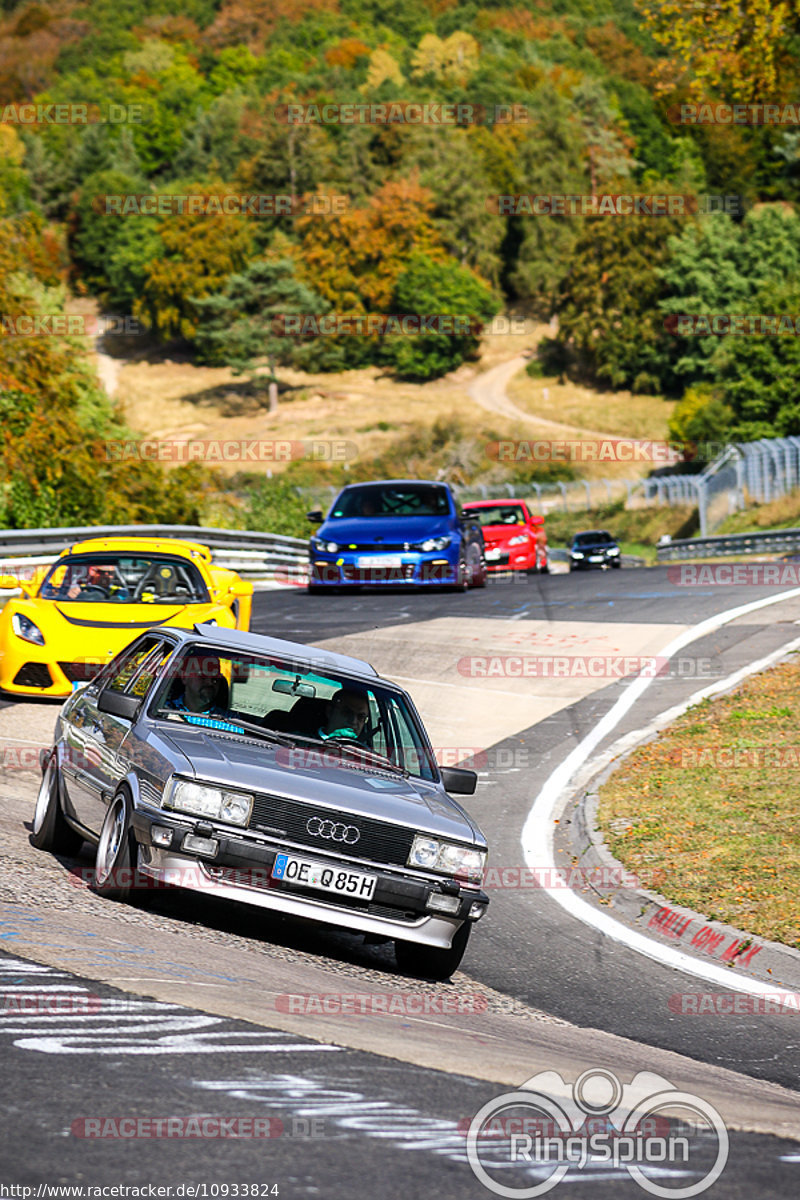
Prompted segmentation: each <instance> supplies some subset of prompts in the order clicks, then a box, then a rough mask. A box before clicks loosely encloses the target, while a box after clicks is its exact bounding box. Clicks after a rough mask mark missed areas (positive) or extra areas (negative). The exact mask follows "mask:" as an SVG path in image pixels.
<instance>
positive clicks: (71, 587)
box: [39, 554, 210, 604]
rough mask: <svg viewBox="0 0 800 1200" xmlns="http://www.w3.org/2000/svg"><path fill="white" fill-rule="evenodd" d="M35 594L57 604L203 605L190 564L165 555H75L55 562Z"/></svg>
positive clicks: (204, 594)
mask: <svg viewBox="0 0 800 1200" xmlns="http://www.w3.org/2000/svg"><path fill="white" fill-rule="evenodd" d="M39 596H40V597H41V599H42V600H58V601H59V602H60V603H62V604H66V603H77V604H108V603H112V604H207V603H208V602H209V599H210V597H209V594H208V589H207V587H206V585H205V583H204V582H203V578H202V576H201V574H200V572H199V571H198V569H197V567H196V566H195V564H194V563H192V562H189V561H187V560H186V559H184V558H175V557H170V556H167V555H138V554H137V555H133V554H74V555H68V556H67V557H66V558H60V559H59V560H58V562H56V563H54V564H53V566H52V567H51V568H50V570H49V571H48V573H47V575H46V576H45V578H44V581H43V583H42V586H41V588H40V589H39Z"/></svg>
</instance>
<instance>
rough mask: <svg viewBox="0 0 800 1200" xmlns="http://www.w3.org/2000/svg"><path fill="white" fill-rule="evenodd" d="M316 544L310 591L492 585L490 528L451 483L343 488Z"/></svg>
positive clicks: (312, 516)
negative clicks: (486, 542)
mask: <svg viewBox="0 0 800 1200" xmlns="http://www.w3.org/2000/svg"><path fill="white" fill-rule="evenodd" d="M308 519H309V520H310V521H314V522H321V525H320V529H319V530H318V532H317V533H316V534H315V535H314V537H312V538H311V541H310V544H309V559H310V571H309V582H308V590H309V591H311V592H318V591H328V590H330V589H332V588H334V589H335V588H353V587H359V586H363V585H369V586H395V587H396V586H398V585H403V586H406V587H408V586H420V587H450V588H454V589H458V590H459V591H466V590H467V588H469V587H484V586H485V584H486V558H485V554H484V546H483V532H482V530H481V526H480V524H479V522H478V520H477V518H476V517H475V515H474V514H473V513H466V512H465V511H464V510H463V509H462V507H461V505H460V504H459V503H458V501H457V500H456V498H455V496H454V495H453V493H452V491H451V490H450V488H449V487H448V486H447V484H445V483H429V482H427V481H424V480H419V479H384V480H380V481H378V482H376V483H356V484H351V485H350V486H349V487H346V488H344V490H343V491H341V492H340V493H339V495H338V496H337V497H336V500H335V501H334V503H333V505H332V506H331V510H330V512H329V513H328V515H327V517H325V518H324V519H323V516H322V513H321V512H311V513H309V514H308Z"/></svg>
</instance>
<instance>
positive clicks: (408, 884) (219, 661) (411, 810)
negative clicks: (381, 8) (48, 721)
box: [32, 625, 488, 979]
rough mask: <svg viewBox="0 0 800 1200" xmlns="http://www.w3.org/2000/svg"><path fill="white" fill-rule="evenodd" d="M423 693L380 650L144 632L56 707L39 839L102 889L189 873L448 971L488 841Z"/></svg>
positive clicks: (425, 967) (223, 891)
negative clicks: (445, 757) (83, 846)
mask: <svg viewBox="0 0 800 1200" xmlns="http://www.w3.org/2000/svg"><path fill="white" fill-rule="evenodd" d="M476 781H477V777H476V775H475V773H474V772H472V771H466V770H462V769H459V768H453V767H450V768H447V767H440V766H438V765H437V763H436V761H435V759H434V754H433V750H432V748H431V745H430V741H429V740H428V737H427V735H426V733H425V730H424V728H423V725H422V722H421V720H420V718H419V715H418V714H417V712H416V709H415V708H414V705H413V703H412V701H411V699H410V697H409V696H408V695H407V694H406V692H404V691H403V690H402V688H400V687H398V686H397V685H396V684H393V683H391V682H389V681H388V680H385V679H380V678H379V677H378V675H377V674H376V673H375V671H374V670H373V668H372V667H371V666H370V665H369V664H368V663H366V662H362V661H360V660H359V659H355V658H350V657H347V656H345V655H341V654H333V653H330V652H328V651H323V650H319V649H316V648H314V647H311V646H303V645H299V644H295V643H293V642H285V641H279V640H278V639H275V638H268V637H262V636H259V635H257V634H250V633H242V632H239V631H236V630H223V629H220V628H219V627H216V626H212V625H197V626H195V628H194V630H193V631H183V630H176V629H166V628H160V629H157V630H150V631H148V632H147V633H143V634H142V635H141V636H140V637H138V638H137V639H136V640H135V641H134V642H132V643H131V645H130V646H128V647H127V649H125V650H124V651H122V653H120V654H118V655H117V657H116V658H115V659H113V660H112V661H111V662H110V663H109V664H108V665H107V666H106V667H104V668H103V670H102V671H101V672H100V673H99V674H98V675H97V676H96V677H95V678H94V679H93V680H92V682H91V683H89V684H88V685H87V686H86V687H84V688H82V689H81V690H79V691H77V692H75V694H74V695H73V696H72V697H71V698H70V699H69V700H68V701H67V702H66V704H65V705H64V707H63V708H62V710H61V712H60V714H59V717H58V719H57V722H56V730H55V738H54V745H53V747H52V749H51V750H50V751H48V752H46V753H45V754H43V776H42V784H41V788H40V790H39V796H38V800H37V803H36V811H35V814H34V821H33V834H32V840H33V843H34V845H36V846H38V847H39V848H41V849H44V850H51V851H54V852H56V853H65V854H69V853H74V852H75V851H77V849H78V846H79V845H80V843H81V842H82V841H83V840H86V841H89V842H91V843H93V844H94V845H95V846H96V858H95V867H94V876H93V881H92V886H93V888H94V890H95V891H96V892H98V893H99V894H100V895H103V896H106V897H108V898H110V899H116V900H124V899H126V898H127V897H128V895H129V894H130V892H131V890H132V889H135V888H145V887H152V886H154V885H155V886H158V885H159V884H164V885H168V884H174V885H177V886H180V887H187V888H192V889H195V890H200V891H210V892H213V893H214V894H215V895H217V896H223V897H225V898H228V899H233V900H240V901H243V902H245V903H247V904H253V905H257V906H260V907H262V908H266V909H272V910H276V911H278V912H283V913H289V914H292V915H294V916H298V917H305V918H310V919H311V920H314V921H322V922H325V923H327V924H330V925H335V926H338V927H340V928H345V929H349V930H359V931H361V932H363V933H364V934H365V935H367V936H369V937H370V938H371V939H372V940H375V939H378V940H380V939H387V940H393V941H394V944H395V953H396V958H397V961H398V965H399V966H400V967H401V969H402V970H406V971H409V972H412V973H414V974H420V975H423V976H425V977H427V978H438V979H443V978H447V977H448V976H449V975H451V974H452V972H453V971H454V970H455V969H456V967H457V966H458V964H459V962H460V961H461V958H462V955H463V953H464V950H465V948H466V945H467V939H468V936H469V932H470V929H471V928H472V924H473V923H474V922H475V921H477V920H478V919H479V918H480V917H481V916H482V915H483V913H484V912H485V911H486V907H487V905H488V898H487V896H486V895H485V893H484V892H483V891H482V890H481V885H482V882H483V876H484V870H485V866H486V855H487V848H486V840H485V838H484V836H483V834H482V833H481V831H480V829H479V828H478V826H477V825H476V824H475V822H474V821H473V820H472V819H471V817H470V816H469V815H468V814H467V813H466V812H465V811H464V809H463V808H462V807H461V806H460V805H459V804H458V803H457V802H456V801H455V800H453V799H452V798H451V796H449V795H448V791H449V792H455V793H463V794H471V793H472V792H474V790H475V786H476Z"/></svg>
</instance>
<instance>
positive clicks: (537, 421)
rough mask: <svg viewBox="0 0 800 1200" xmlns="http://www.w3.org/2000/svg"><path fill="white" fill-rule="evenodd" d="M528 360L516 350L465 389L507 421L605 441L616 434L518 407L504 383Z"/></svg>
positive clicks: (490, 410)
mask: <svg viewBox="0 0 800 1200" xmlns="http://www.w3.org/2000/svg"><path fill="white" fill-rule="evenodd" d="M529 362H530V356H529V355H527V354H517V355H515V356H514V358H510V359H508V361H507V362H504V363H500V365H499V366H497V367H492V368H491V370H489V371H485V372H484V373H483V374H482V375H479V376H478V378H477V379H475V380H473V382H472V383H471V384H470V385H469V387H468V389H467V391H468V392H469V395H470V398H471V399H472V400H474V401H475V403H476V404H478V405H479V406H480V407H481V408H483V409H485V411H486V412H490V413H495V414H496V415H497V416H501V417H506V418H507V419H508V420H511V421H522V422H523V423H524V424H526V425H537V426H540V427H544V428H545V429H552V430H553V431H554V432H556V431H557V432H559V433H571V434H575V435H576V436H578V435H579V436H581V437H590V438H603V439H605V440H606V441H608V440H613V439H614V437H618V436H620V435H618V434H617V435H615V434H611V433H609V432H608V430H606V431H605V432H601V431H600V430H598V429H586V428H584V427H583V426H579V425H566V424H565V423H564V422H563V421H551V420H549V419H548V418H547V417H540V416H537V414H536V413H532V412H525V411H524V410H523V409H521V408H518V406H517V405H516V404H515V403H514V401H513V400H511V399H509V397H508V395H507V394H506V386H507V384H508V383H509V381H510V380H511V379H513V377H514V376H515V375H516V374H517V372H518V371H521V370H522V369H523V367H526V366H527V364H528V363H529Z"/></svg>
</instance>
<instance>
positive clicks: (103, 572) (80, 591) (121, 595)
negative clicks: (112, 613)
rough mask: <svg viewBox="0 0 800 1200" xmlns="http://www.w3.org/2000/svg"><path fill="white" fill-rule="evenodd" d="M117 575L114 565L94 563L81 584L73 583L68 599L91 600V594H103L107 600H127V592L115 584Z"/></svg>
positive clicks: (87, 570)
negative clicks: (84, 598) (83, 598)
mask: <svg viewBox="0 0 800 1200" xmlns="http://www.w3.org/2000/svg"><path fill="white" fill-rule="evenodd" d="M115 574H116V568H115V567H114V565H113V563H112V564H111V565H109V564H107V563H102V564H101V563H92V564H91V565H90V566H89V567H87V569H86V575H85V577H84V578H83V579H81V580H80V582H78V583H73V585H72V587H70V588H69V590H68V591H67V599H68V600H77V599H79V598H82V597H84V596H86V598H87V599H89V598H90V594H91V593H97V592H101V593H102V594H103V598H104V599H105V600H112V599H113V600H126V599H127V598H128V594H127V590H126V589H125V588H121V587H119V586H118V585H117V584H115V583H114V575H115ZM91 598H92V599H94V598H95V597H94V596H92V597H91Z"/></svg>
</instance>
